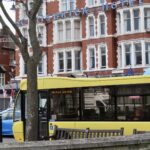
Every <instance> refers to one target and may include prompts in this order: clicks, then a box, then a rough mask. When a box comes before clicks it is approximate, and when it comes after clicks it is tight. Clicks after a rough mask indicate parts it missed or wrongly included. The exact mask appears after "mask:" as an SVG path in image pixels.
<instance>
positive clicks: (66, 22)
mask: <svg viewBox="0 0 150 150" xmlns="http://www.w3.org/2000/svg"><path fill="white" fill-rule="evenodd" d="M68 25H69V26H68ZM65 27H66V29H65V31H66V41H71V35H72V34H71V21H70V20H66V21H65Z"/></svg>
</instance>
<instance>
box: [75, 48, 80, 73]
mask: <svg viewBox="0 0 150 150" xmlns="http://www.w3.org/2000/svg"><path fill="white" fill-rule="evenodd" d="M76 52H79V53H80V55H79V57H76ZM78 60H79V61H80V67H79V69H76V63H77V62H78ZM74 70H75V71H80V70H81V50H76V49H75V50H74Z"/></svg>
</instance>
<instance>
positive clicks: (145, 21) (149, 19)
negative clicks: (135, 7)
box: [144, 7, 150, 30]
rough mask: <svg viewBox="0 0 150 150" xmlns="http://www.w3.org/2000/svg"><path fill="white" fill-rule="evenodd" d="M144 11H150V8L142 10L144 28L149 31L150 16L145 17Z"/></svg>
mask: <svg viewBox="0 0 150 150" xmlns="http://www.w3.org/2000/svg"><path fill="white" fill-rule="evenodd" d="M146 9H148V10H149V11H150V8H147V7H145V8H144V28H145V29H148V30H150V14H148V16H145V10H146ZM149 13H150V12H149ZM145 19H146V20H145Z"/></svg>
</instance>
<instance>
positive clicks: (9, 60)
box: [0, 29, 16, 111]
mask: <svg viewBox="0 0 150 150" xmlns="http://www.w3.org/2000/svg"><path fill="white" fill-rule="evenodd" d="M14 60H15V46H14V43H13V42H12V40H11V39H10V37H9V36H8V35H7V34H6V32H5V31H4V30H3V29H0V111H2V110H4V109H6V108H8V107H10V106H11V104H12V103H11V99H10V95H11V94H10V93H11V90H15V89H16V85H15V84H13V83H12V79H13V80H14V77H15V66H14Z"/></svg>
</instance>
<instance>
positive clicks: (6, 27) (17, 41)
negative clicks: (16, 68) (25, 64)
mask: <svg viewBox="0 0 150 150" xmlns="http://www.w3.org/2000/svg"><path fill="white" fill-rule="evenodd" d="M0 22H1V24H2V26H3V28H4V29H5V30H6V31H7V32H8V34H9V35H10V37H11V38H12V39H13V40H14V42H15V44H16V45H17V46H18V47H21V43H20V41H19V39H18V38H17V37H16V35H14V33H13V32H12V31H11V30H10V28H9V27H8V26H7V25H6V23H5V22H4V20H3V18H2V16H1V15H0Z"/></svg>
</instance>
